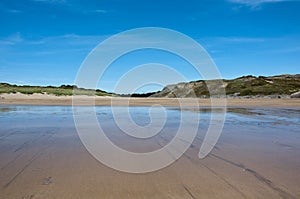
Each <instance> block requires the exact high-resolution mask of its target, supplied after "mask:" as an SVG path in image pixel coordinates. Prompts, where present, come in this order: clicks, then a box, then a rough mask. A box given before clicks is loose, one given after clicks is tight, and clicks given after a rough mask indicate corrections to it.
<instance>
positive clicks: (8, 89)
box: [0, 83, 113, 96]
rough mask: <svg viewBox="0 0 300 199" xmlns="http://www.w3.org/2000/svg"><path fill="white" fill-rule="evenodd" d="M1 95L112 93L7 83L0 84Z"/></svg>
mask: <svg viewBox="0 0 300 199" xmlns="http://www.w3.org/2000/svg"><path fill="white" fill-rule="evenodd" d="M1 93H22V94H27V95H30V94H34V93H40V94H52V95H57V96H60V95H73V94H76V95H97V96H112V95H113V94H112V93H108V92H105V91H102V90H99V89H97V90H92V89H84V88H77V87H76V86H73V85H61V86H59V87H55V86H29V85H24V86H19V85H11V84H7V83H0V94H1Z"/></svg>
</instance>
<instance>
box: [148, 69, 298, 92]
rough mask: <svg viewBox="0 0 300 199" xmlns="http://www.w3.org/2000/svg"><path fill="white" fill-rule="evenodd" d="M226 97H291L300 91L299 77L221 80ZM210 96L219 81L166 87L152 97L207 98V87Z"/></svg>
mask: <svg viewBox="0 0 300 199" xmlns="http://www.w3.org/2000/svg"><path fill="white" fill-rule="evenodd" d="M222 81H223V83H224V84H223V87H224V89H225V92H226V95H229V96H266V95H291V94H293V93H295V92H298V91H300V75H299V74H298V75H278V76H270V77H263V76H259V77H255V76H251V75H249V76H243V77H239V78H236V79H232V80H222ZM208 83H209V85H210V92H212V95H217V93H218V90H220V85H222V84H220V80H208V81H204V80H199V81H193V82H188V83H179V84H173V85H168V86H166V87H165V88H164V89H163V90H162V91H159V92H157V93H155V94H153V95H152V97H175V96H176V97H193V96H197V97H208V96H209V95H210V94H211V93H210V92H209V90H208V88H207V85H208Z"/></svg>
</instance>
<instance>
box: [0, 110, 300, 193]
mask: <svg viewBox="0 0 300 199" xmlns="http://www.w3.org/2000/svg"><path fill="white" fill-rule="evenodd" d="M1 108H2V112H1V113H0V122H1V126H0V198H1V199H10V198H43V199H47V198H72V199H73V198H89V199H90V198H91V199H93V198H187V199H190V198H192V199H193V198H211V199H214V198H230V199H235V198H238V199H240V198H284V199H285V198H294V199H296V198H300V187H299V184H300V158H299V157H300V147H299V146H300V145H299V144H300V132H299V129H300V128H299V127H300V125H299V117H298V116H299V115H300V113H299V110H293V109H268V108H264V109H253V110H252V109H247V110H245V111H241V110H244V109H239V110H237V111H235V110H234V109H232V110H231V113H228V117H227V120H226V123H225V127H224V132H223V133H222V136H221V138H220V139H219V142H218V144H217V145H216V147H215V148H214V150H213V151H212V153H211V154H210V155H209V156H208V157H206V158H205V159H202V160H200V159H199V158H198V152H199V146H200V145H201V143H202V141H203V136H204V131H205V129H206V128H207V120H206V119H207V118H206V116H205V115H204V119H203V123H202V125H201V126H200V129H199V133H198V134H197V137H196V139H195V140H194V142H193V144H192V145H191V147H190V148H189V149H188V151H187V152H186V153H185V154H184V155H183V156H182V157H181V158H180V159H179V160H177V161H176V162H175V163H173V164H172V165H170V166H168V167H166V168H164V169H162V170H159V171H156V172H151V173H146V174H128V173H123V172H119V171H115V170H113V169H111V168H108V167H106V166H104V165H103V164H101V163H99V162H98V161H97V160H96V159H94V158H93V157H92V156H91V155H90V154H89V153H88V152H87V151H86V149H85V148H84V146H83V145H82V143H81V141H80V139H79V137H78V135H77V133H76V130H75V127H74V123H73V119H72V115H71V113H70V108H69V107H46V106H44V107H43V106H41V107H38V108H37V107H34V106H22V107H18V106H17V107H15V106H1ZM187 111H188V110H187ZM247 113H249V114H247ZM264 113H265V114H264ZM271 115H273V116H274V118H273V117H270V116H271ZM108 129H110V133H111V134H112V137H113V139H115V140H116V141H117V142H119V143H120V144H121V145H122V144H123V145H124V146H127V147H129V148H132V149H133V148H139V146H138V145H136V144H134V141H133V142H132V141H130V140H129V139H124V136H123V135H121V134H120V132H119V131H118V130H117V129H116V128H114V127H112V128H110V126H109V125H108ZM170 139H171V137H170V135H169V134H163V135H160V136H158V137H157V138H156V139H152V140H150V142H147V143H146V142H145V143H143V147H144V148H147V149H153V148H157V147H160V146H164V145H165V144H166V143H167V142H168V140H170Z"/></svg>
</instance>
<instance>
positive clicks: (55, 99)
mask: <svg viewBox="0 0 300 199" xmlns="http://www.w3.org/2000/svg"><path fill="white" fill-rule="evenodd" d="M94 98H95V104H91V101H93V99H94ZM72 99H73V96H55V95H47V94H32V95H25V94H19V93H17V94H0V105H48V106H72V103H73V102H72ZM180 100H181V101H182V102H183V103H184V106H195V100H197V101H198V103H199V106H201V107H202V106H211V100H210V99H203V98H198V99H195V98H180ZM112 102H113V106H127V105H129V106H153V105H161V106H179V105H180V104H179V102H178V99H177V98H128V97H100V96H96V97H94V96H76V106H88V105H95V106H111V105H112ZM128 102H129V103H128ZM227 106H230V107H280V108H298V107H300V98H282V99H272V98H271V99H268V98H249V99H247V98H227Z"/></svg>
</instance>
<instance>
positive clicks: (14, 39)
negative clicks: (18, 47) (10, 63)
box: [0, 32, 23, 45]
mask: <svg viewBox="0 0 300 199" xmlns="http://www.w3.org/2000/svg"><path fill="white" fill-rule="evenodd" d="M22 41H23V38H22V36H21V34H20V33H19V32H17V33H15V34H12V35H10V36H8V37H5V38H2V39H1V38H0V44H2V45H15V44H17V43H20V42H22Z"/></svg>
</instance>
